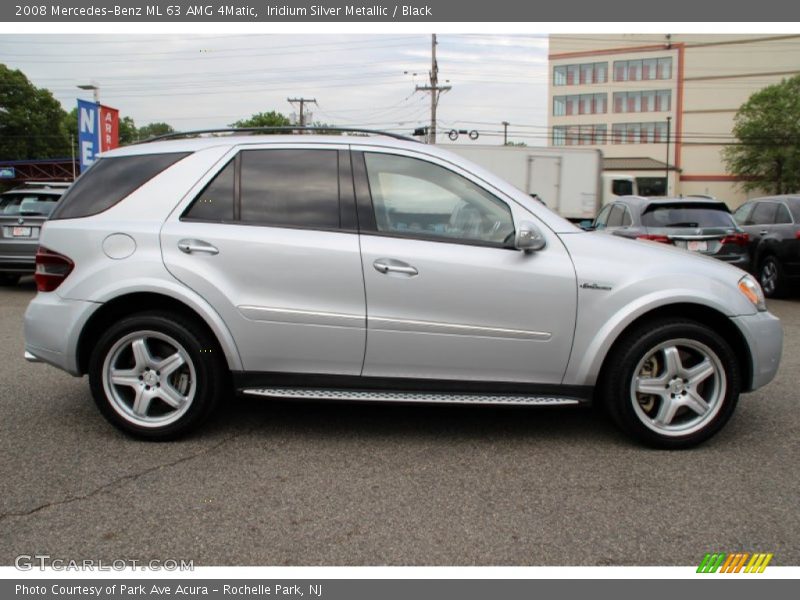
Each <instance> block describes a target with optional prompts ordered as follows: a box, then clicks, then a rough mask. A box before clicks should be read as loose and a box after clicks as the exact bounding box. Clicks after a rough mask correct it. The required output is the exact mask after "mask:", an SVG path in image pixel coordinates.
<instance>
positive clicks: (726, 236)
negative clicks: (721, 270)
mask: <svg viewBox="0 0 800 600" xmlns="http://www.w3.org/2000/svg"><path fill="white" fill-rule="evenodd" d="M593 228H594V229H596V230H598V231H605V232H606V233H611V234H613V235H618V236H620V237H626V238H631V239H637V240H650V241H654V242H661V243H662V244H669V245H672V246H676V247H678V248H684V249H686V250H691V251H693V252H698V253H700V254H705V255H706V256H713V257H714V258H718V259H720V260H723V261H725V262H727V263H728V264H731V265H734V266H736V267H739V268H740V269H745V270H747V269H748V268H749V267H750V255H749V253H748V250H747V243H748V237H747V234H746V233H745V231H744V230H743V229H742V228H741V227H739V226H738V225H737V224H736V222H735V221H734V219H733V217H732V215H731V213H730V209H729V208H728V206H727V205H726V204H725V203H724V202H722V201H720V200H715V199H713V198H710V197H700V196H690V197H688V198H645V197H642V196H625V197H623V198H620V199H619V200H618V201H617V202H614V203H613V204H610V205H608V206H606V207H605V208H604V209H603V210H602V211H600V213H599V214H598V215H597V218H596V219H595V220H594V223H593Z"/></svg>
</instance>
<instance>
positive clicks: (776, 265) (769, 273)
mask: <svg viewBox="0 0 800 600" xmlns="http://www.w3.org/2000/svg"><path fill="white" fill-rule="evenodd" d="M758 279H759V283H761V289H763V290H764V295H765V296H766V297H767V298H780V297H782V296H784V295H785V294H786V280H785V277H784V274H783V267H782V266H781V263H780V261H778V259H777V258H775V257H774V256H767V257H766V258H765V259H764V260H763V261H761V267H760V268H759V270H758Z"/></svg>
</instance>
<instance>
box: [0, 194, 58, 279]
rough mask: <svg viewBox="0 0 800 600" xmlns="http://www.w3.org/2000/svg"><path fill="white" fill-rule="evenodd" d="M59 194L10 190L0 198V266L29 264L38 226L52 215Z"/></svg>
mask: <svg viewBox="0 0 800 600" xmlns="http://www.w3.org/2000/svg"><path fill="white" fill-rule="evenodd" d="M60 197H61V193H60V192H53V191H42V190H19V191H16V190H12V191H10V192H6V193H4V194H2V195H0V262H3V263H9V262H11V263H14V262H17V260H19V261H20V262H23V263H24V262H27V261H28V260H30V262H31V264H33V258H34V255H35V253H36V247H37V245H38V243H39V234H40V233H41V229H42V224H43V223H44V222H45V221H46V220H47V217H49V216H50V213H51V212H53V209H54V208H55V206H56V203H57V202H58V199H59V198H60Z"/></svg>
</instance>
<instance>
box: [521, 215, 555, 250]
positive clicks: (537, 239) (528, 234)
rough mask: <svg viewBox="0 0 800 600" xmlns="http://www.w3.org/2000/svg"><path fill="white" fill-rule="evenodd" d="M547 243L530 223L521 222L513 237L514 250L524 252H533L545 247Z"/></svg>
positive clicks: (536, 227)
mask: <svg viewBox="0 0 800 600" xmlns="http://www.w3.org/2000/svg"><path fill="white" fill-rule="evenodd" d="M546 244H547V241H546V240H545V239H544V236H543V235H542V231H541V230H540V229H539V227H538V225H536V224H534V223H532V222H531V221H521V222H520V223H519V226H518V227H517V232H516V234H515V235H514V248H516V249H517V250H522V251H524V252H533V251H535V250H541V249H542V248H544V247H545V245H546Z"/></svg>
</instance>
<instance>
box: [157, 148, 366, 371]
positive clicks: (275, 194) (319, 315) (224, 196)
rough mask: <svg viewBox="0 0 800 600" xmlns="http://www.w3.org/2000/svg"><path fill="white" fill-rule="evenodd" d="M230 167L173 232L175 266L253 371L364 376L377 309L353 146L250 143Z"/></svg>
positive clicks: (167, 234) (172, 222) (165, 246)
mask: <svg viewBox="0 0 800 600" xmlns="http://www.w3.org/2000/svg"><path fill="white" fill-rule="evenodd" d="M226 160H229V162H228V164H227V165H226V166H225V167H224V168H220V169H219V171H218V172H217V173H216V174H210V175H209V176H207V177H206V178H205V180H204V181H201V182H199V183H198V186H197V188H198V191H195V192H193V194H190V196H192V197H194V198H195V199H194V200H193V201H192V203H191V206H190V207H189V208H188V209H187V207H186V206H182V207H180V208H179V210H178V211H176V213H175V214H173V215H172V216H170V218H169V220H168V221H167V223H166V224H165V225H164V227H163V229H162V232H161V245H162V253H163V257H164V262H165V264H166V266H167V269H169V271H170V272H171V273H172V274H173V275H174V276H175V277H176V278H177V279H179V280H180V281H182V282H183V283H184V284H186V285H187V286H188V287H190V288H192V289H193V290H194V291H196V292H197V293H198V294H200V295H201V296H202V297H203V298H205V299H206V300H207V301H208V302H209V303H210V304H211V305H212V306H213V307H214V308H215V309H216V310H217V312H218V313H219V314H220V316H221V317H222V319H223V320H224V321H225V323H226V324H227V326H228V328H229V329H230V331H231V334H232V335H233V337H234V339H235V340H236V344H237V346H238V349H239V353H240V355H241V357H242V362H243V363H244V368H245V369H246V370H248V371H273V372H288V373H327V374H339V375H358V374H360V372H361V368H362V365H363V361H364V348H365V338H366V306H365V300H364V279H363V276H362V274H361V255H360V251H359V240H358V234H357V233H356V232H355V231H353V230H352V227H353V226H354V212H355V202H354V199H353V191H352V177H351V175H350V160H349V155H348V154H347V151H346V149H345V148H343V147H337V146H334V145H324V146H315V145H309V144H300V143H298V144H286V145H280V146H279V145H272V144H270V145H269V146H264V147H258V146H256V145H248V146H247V147H246V148H243V149H242V150H241V152H239V153H238V154H235V157H234V158H233V159H229V158H226ZM348 184H349V185H348ZM179 215H183V217H180V216H179ZM351 217H352V218H351Z"/></svg>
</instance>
